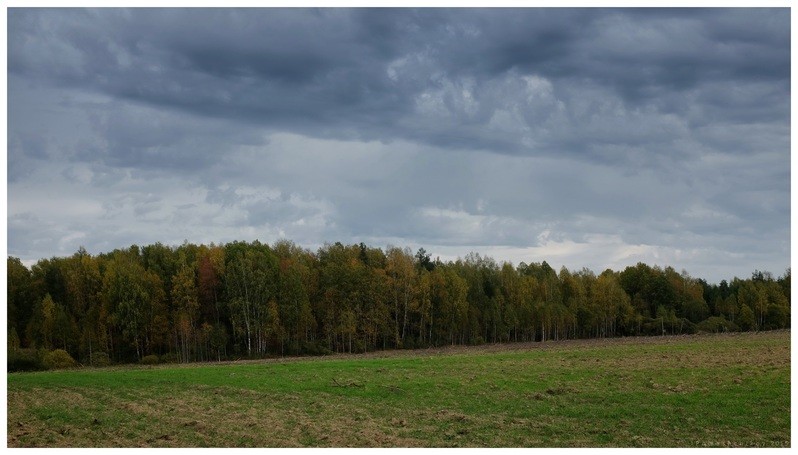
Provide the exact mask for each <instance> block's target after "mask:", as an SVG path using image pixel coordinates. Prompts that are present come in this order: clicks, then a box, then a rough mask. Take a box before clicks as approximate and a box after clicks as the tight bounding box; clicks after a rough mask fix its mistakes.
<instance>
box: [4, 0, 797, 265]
mask: <svg viewBox="0 0 798 455" xmlns="http://www.w3.org/2000/svg"><path fill="white" fill-rule="evenodd" d="M8 19H9V20H8V22H9V27H8V28H9V35H8V54H9V56H8V63H9V65H8V68H9V75H8V76H9V143H8V149H9V156H8V163H9V251H10V252H12V251H13V252H17V253H15V254H23V253H22V252H25V253H24V254H28V255H31V256H34V257H35V256H37V255H39V256H48V255H49V254H50V253H46V251H62V249H63V248H70V247H71V245H74V244H75V242H86V243H89V245H87V246H88V247H89V250H90V251H97V250H96V249H104V250H106V251H107V250H108V249H113V248H116V247H119V246H124V245H127V244H130V243H139V244H141V243H146V242H149V241H152V242H155V241H161V242H178V243H179V242H181V241H182V240H183V239H189V240H191V241H197V242H200V241H224V240H235V239H250V238H256V237H259V238H261V239H262V240H268V239H274V238H276V237H279V236H281V235H284V236H286V237H288V238H292V239H293V240H295V241H298V242H300V243H302V244H306V245H318V244H320V243H323V242H324V241H335V240H341V241H361V240H364V239H371V240H373V241H374V242H382V241H386V242H387V241H389V240H390V241H392V242H394V243H399V244H404V243H407V244H413V245H421V244H424V245H427V246H429V247H430V248H428V250H431V249H432V248H433V247H434V246H435V245H438V246H440V247H441V249H442V251H444V250H445V251H447V252H452V251H454V250H455V249H456V248H465V246H468V247H473V248H476V249H477V250H479V248H478V247H479V246H480V245H483V246H491V248H495V249H496V251H509V250H502V248H508V249H512V251H513V252H514V253H512V254H520V253H518V252H519V251H526V250H524V248H527V249H529V248H531V249H532V250H529V251H535V252H543V251H545V248H546V245H548V244H547V243H546V242H555V243H556V242H560V243H561V244H563V245H565V246H566V247H567V248H565V247H563V248H564V250H568V251H570V250H569V248H571V249H573V248H576V249H575V250H574V251H583V253H584V254H588V253H586V252H585V251H587V250H586V249H589V247H588V245H593V246H595V248H596V251H600V252H601V254H606V255H608V257H609V256H611V257H613V258H614V257H618V258H626V259H624V260H627V259H628V260H634V259H639V258H644V259H645V258H648V259H651V258H654V256H645V255H646V254H654V253H656V254H660V255H662V257H666V258H671V259H674V260H676V259H678V260H683V261H686V262H685V263H688V264H693V263H694V264H697V266H700V267H705V268H704V269H702V270H709V269H711V267H709V266H707V265H706V264H710V263H711V261H710V260H709V259H706V257H711V258H713V259H712V261H715V264H718V263H720V262H724V261H726V262H728V261H729V257H731V256H730V255H738V256H739V257H740V258H742V259H740V263H741V264H742V263H744V262H745V260H746V259H747V258H750V260H751V261H754V260H756V261H759V260H762V261H766V260H767V258H771V259H770V261H771V263H777V262H779V261H781V262H784V261H785V260H788V258H789V253H788V252H786V251H787V250H785V244H786V245H787V246H789V235H788V233H787V231H788V228H785V226H789V201H790V199H789V180H790V175H789V169H788V166H787V165H788V163H789V145H790V129H789V128H790V126H789V119H790V105H789V99H790V81H789V77H790V66H789V65H790V20H789V10H788V9H744V10H735V9H686V10H682V9H418V10H415V9H255V10H242V9H190V10H189V9H131V10H125V9H20V8H16V9H10V10H9V18H8ZM309 31H312V33H311V32H309ZM33 182H38V184H39V185H41V187H42V188H43V189H46V190H47V191H49V194H59V195H62V196H63V198H64V199H63V200H65V201H66V200H67V199H66V198H67V196H69V197H70V198H72V199H69V200H74V201H77V202H76V204H78V203H79V204H83V205H85V206H88V205H91V206H92V207H94V206H98V207H105V209H106V210H104V211H103V210H101V209H100V210H99V212H101V213H100V214H99V215H98V214H97V213H95V212H92V211H89V210H88V209H85V210H84V212H81V214H80V215H77V214H67V213H64V211H63V210H55V211H53V212H51V213H48V212H47V208H48V207H50V206H49V205H47V204H46V203H44V202H42V200H43V199H45V198H44V196H42V194H44V193H40V192H34V191H32V190H31V188H33V187H35V185H34V183H33ZM26 204H31V206H32V207H36V209H35V210H33V213H36V216H38V217H39V220H38V221H36V220H32V219H28V218H25V216H27V215H25V213H28V212H31V210H28V209H25V208H24V206H25V205H26ZM92 204H93V205H92ZM79 217H83V220H81V219H79ZM12 220H13V223H12V222H11V221H12ZM86 220H88V221H86ZM544 232H546V233H547V234H546V235H545V236H543V237H539V236H541V235H542V233H544ZM80 235H85V236H84V237H80ZM541 239H542V240H541ZM568 242H572V243H576V244H579V245H581V246H579V245H577V246H574V245H573V244H572V243H568ZM444 247H445V248H444ZM580 248H581V250H580ZM702 248H703V250H702ZM551 251H554V250H551ZM677 251H681V253H679V254H677V253H676V252H677ZM688 252H691V253H689V254H688ZM508 254H510V253H509V252H508ZM536 254H537V253H536ZM558 254H559V253H558ZM702 254H704V256H701V255H702ZM679 255H681V256H679ZM690 255H692V256H690ZM599 256H600V254H599V253H595V254H592V255H590V257H591V258H594V257H595V258H598V257H599ZM735 257H737V256H735ZM679 258H681V259H679ZM772 258H778V259H772ZM543 259H545V258H543ZM648 259H647V260H648ZM591 260H593V259H591ZM596 260H598V259H596ZM619 260H620V259H619ZM691 261H692V262H691ZM527 262H528V261H527ZM613 264H615V263H613ZM570 265H571V266H581V265H583V264H579V263H576V264H570ZM585 265H589V264H585ZM743 267H744V268H749V264H748V263H745V264H744V265H743ZM771 268H772V267H771ZM724 270H725V269H724ZM776 271H778V270H776ZM746 273H747V272H746ZM726 278H728V277H726Z"/></svg>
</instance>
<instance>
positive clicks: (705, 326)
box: [697, 316, 739, 333]
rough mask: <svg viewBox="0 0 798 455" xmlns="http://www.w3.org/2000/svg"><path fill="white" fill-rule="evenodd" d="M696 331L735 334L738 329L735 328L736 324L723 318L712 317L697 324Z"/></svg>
mask: <svg viewBox="0 0 798 455" xmlns="http://www.w3.org/2000/svg"><path fill="white" fill-rule="evenodd" d="M697 329H698V331H700V332H711V333H720V332H736V331H738V330H739V327H737V324H735V323H733V322H731V321H728V320H726V318H724V317H723V316H712V317H710V318H707V320H705V321H701V322H700V323H698V325H697Z"/></svg>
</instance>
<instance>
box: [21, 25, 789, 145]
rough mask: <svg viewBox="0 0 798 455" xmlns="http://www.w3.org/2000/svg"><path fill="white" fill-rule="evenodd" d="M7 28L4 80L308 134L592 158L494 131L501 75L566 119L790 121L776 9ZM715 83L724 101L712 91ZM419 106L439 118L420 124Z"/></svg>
mask: <svg viewBox="0 0 798 455" xmlns="http://www.w3.org/2000/svg"><path fill="white" fill-rule="evenodd" d="M9 23H10V25H9V71H10V72H11V73H12V74H22V75H26V76H34V77H39V78H48V79H52V80H55V81H57V82H60V83H63V84H67V85H70V86H78V87H82V88H85V89H91V90H100V91H101V92H103V93H105V94H108V95H111V96H114V97H117V96H122V97H125V98H128V99H133V100H137V101H140V102H143V103H147V104H151V105H157V106H160V107H167V108H174V109H179V110H182V111H186V112H190V113H192V114H197V115H202V116H211V117H217V118H220V117H221V118H232V119H236V120H238V121H247V122H251V123H253V124H255V125H258V126H261V127H264V128H269V129H286V128H288V129H290V130H293V131H296V132H299V133H302V134H311V135H316V136H320V137H339V138H360V139H379V140H392V139H398V138H404V139H412V140H416V141H424V142H428V143H430V144H434V145H436V146H451V147H458V148H462V147H472V148H478V149H487V150H490V151H494V152H499V153H522V154H528V153H541V152H543V153H563V152H566V153H568V152H570V153H577V154H579V153H588V154H590V155H591V156H592V157H594V158H596V159H601V153H597V152H595V150H593V145H592V142H594V140H596V139H597V140H598V141H606V139H603V138H602V137H600V136H599V137H597V136H596V135H595V134H587V135H584V136H583V137H580V138H577V139H573V138H571V139H569V140H566V139H563V138H561V137H560V136H559V135H558V134H556V132H555V133H552V132H541V131H536V130H535V127H536V123H535V122H536V121H538V120H540V119H538V118H526V119H522V122H524V123H525V126H527V127H530V128H532V133H531V134H534V135H535V136H536V137H537V138H538V141H539V142H540V144H538V145H539V147H538V148H532V147H528V146H525V145H524V142H523V140H522V139H523V138H522V137H521V136H520V135H519V133H518V132H511V133H509V134H508V133H507V132H504V134H500V133H498V132H496V131H493V129H492V128H491V127H490V125H489V124H488V123H489V121H490V119H491V118H492V117H493V116H494V115H495V114H496V112H497V107H498V106H500V105H503V104H505V103H506V102H507V101H508V99H513V98H514V97H516V96H517V95H518V94H517V93H506V92H501V94H500V95H497V93H495V92H496V91H495V90H493V91H492V87H495V86H496V84H497V83H499V81H501V80H502V79H503V78H506V77H507V75H512V76H513V77H516V78H517V77H519V76H525V75H533V76H536V77H542V78H546V79H548V80H549V81H551V82H552V84H553V88H552V90H553V93H554V96H555V97H558V98H560V99H562V100H563V101H564V102H565V103H566V110H567V111H568V110H569V107H570V106H571V103H570V101H571V99H572V98H574V97H578V96H580V94H581V87H588V88H589V87H600V88H601V89H602V90H604V89H610V90H612V91H614V92H616V93H617V94H619V95H620V96H621V99H622V100H623V102H624V105H623V106H622V108H623V109H627V110H629V111H631V110H634V109H642V110H646V109H649V110H655V111H658V112H659V111H662V112H673V113H676V114H679V115H683V114H685V113H686V112H687V111H688V110H689V108H690V106H691V105H692V104H694V103H695V102H696V101H701V102H702V106H706V110H705V111H704V112H703V114H704V115H705V116H709V118H708V119H707V118H704V121H711V120H712V119H714V118H716V117H715V116H718V117H732V118H735V119H738V121H740V120H743V121H745V120H747V121H752V120H753V119H763V118H768V117H770V118H782V119H783V118H784V112H786V111H787V110H788V105H787V102H786V101H785V100H787V99H788V98H789V97H786V96H784V95H786V94H788V93H789V74H790V73H789V70H790V67H789V30H790V28H789V15H788V14H785V13H784V11H781V10H742V11H741V10H722V11H719V12H716V11H706V10H693V11H681V10H670V9H654V10H648V9H646V10H642V11H641V10H583V9H551V10H548V9H546V10H535V9H531V10H530V9H524V10H506V9H479V10H470V9H465V10H440V9H431V10H404V9H402V10H393V9H375V10H370V9H363V10H342V9H322V10H303V9H255V10H246V9H244V10H238V9H236V10H224V9H220V10H204V9H197V10H149V9H144V10H125V11H117V10H110V11H102V10H88V11H87V10H69V11H61V10H54V11H44V12H40V11H32V10H12V11H11V20H10V21H9ZM45 27H46V28H47V30H48V32H47V35H42V33H41V31H42V30H43V29H44V28H45ZM52 38H57V39H52ZM757 82H759V83H761V82H767V83H769V84H770V83H773V82H775V83H776V84H775V85H772V84H771V85H769V86H768V87H767V88H766V89H760V90H766V93H757V92H756V89H755V88H752V87H748V86H746V85H744V84H748V83H757ZM718 84H721V85H723V84H727V85H726V86H725V88H726V89H727V90H730V91H731V96H723V95H722V94H718V93H717V91H715V92H714V93H713V87H716V86H717V85H718ZM741 84H743V85H741ZM464 90H466V91H468V92H469V95H468V96H469V97H470V98H471V99H472V100H473V102H474V106H472V107H473V109H472V110H469V109H468V106H464V105H463V99H462V97H463V91H464ZM696 90H700V91H699V92H697V93H695V92H694V91H696ZM704 90H706V91H708V93H704ZM425 94H427V95H430V96H432V97H433V98H435V99H436V100H438V99H439V101H440V102H441V103H442V110H441V111H440V112H438V113H437V114H436V115H433V116H431V117H428V118H425V119H424V125H419V124H418V123H417V122H416V121H414V120H413V119H414V118H415V116H416V115H417V114H418V107H419V100H420V99H421V98H422V97H423V96H424V95H425ZM763 96H764V98H765V99H762V97H763ZM502 97H504V98H507V99H502ZM694 97H703V98H704V99H703V100H695V99H694ZM757 101H758V102H757ZM765 101H770V102H765ZM752 104H753V106H752ZM519 109H522V110H534V101H530V102H526V103H520V104H519ZM592 109H601V106H593V107H592ZM567 113H568V114H569V116H570V117H572V118H573V117H574V116H580V115H585V113H580V112H574V111H573V110H570V111H568V112H567ZM763 116H764V117H763ZM651 121H652V122H653V125H652V127H653V129H656V128H657V127H660V126H661V123H660V122H658V121H657V119H651ZM563 122H564V123H563V124H561V125H560V127H561V128H563V129H569V130H570V129H571V128H573V127H574V126H575V125H574V122H573V120H571V121H569V120H568V119H566V120H564V121H563ZM624 130H625V128H618V129H615V130H611V131H609V132H608V133H607V134H608V135H610V136H612V135H613V134H615V133H617V132H618V131H624ZM646 139H647V138H646V137H640V138H632V139H629V140H625V139H624V138H622V137H621V138H618V139H615V140H614V141H617V142H618V143H620V144H621V145H631V146H639V145H640V143H641V142H644V141H646ZM611 141H613V140H611ZM669 145H672V144H669Z"/></svg>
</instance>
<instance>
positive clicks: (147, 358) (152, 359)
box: [139, 354, 158, 365]
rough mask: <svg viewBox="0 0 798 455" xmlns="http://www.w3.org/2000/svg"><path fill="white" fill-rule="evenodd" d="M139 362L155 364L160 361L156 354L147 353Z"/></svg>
mask: <svg viewBox="0 0 798 455" xmlns="http://www.w3.org/2000/svg"><path fill="white" fill-rule="evenodd" d="M139 363H140V364H142V365H155V364H156V363H158V356H157V355H155V354H150V355H145V356H144V357H142V358H141V360H139Z"/></svg>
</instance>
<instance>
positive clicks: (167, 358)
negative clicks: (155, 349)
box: [161, 352, 180, 363]
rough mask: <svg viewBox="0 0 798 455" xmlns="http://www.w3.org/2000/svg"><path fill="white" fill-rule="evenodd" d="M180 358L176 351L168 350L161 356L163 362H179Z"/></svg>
mask: <svg viewBox="0 0 798 455" xmlns="http://www.w3.org/2000/svg"><path fill="white" fill-rule="evenodd" d="M178 362H180V358H179V357H178V356H177V354H175V353H174V352H168V353H166V354H164V355H162V356H161V363H178Z"/></svg>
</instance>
